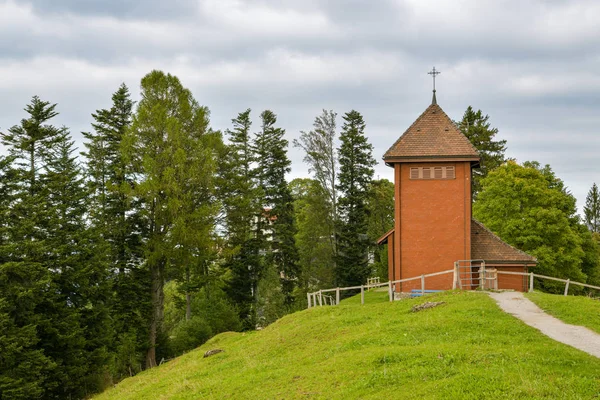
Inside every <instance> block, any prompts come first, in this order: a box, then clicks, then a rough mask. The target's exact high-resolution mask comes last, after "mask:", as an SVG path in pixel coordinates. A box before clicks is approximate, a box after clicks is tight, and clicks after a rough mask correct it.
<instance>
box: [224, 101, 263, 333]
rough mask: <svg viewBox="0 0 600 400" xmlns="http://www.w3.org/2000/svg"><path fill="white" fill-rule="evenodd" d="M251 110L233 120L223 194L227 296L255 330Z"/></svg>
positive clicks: (256, 205) (257, 265) (255, 202)
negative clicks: (227, 270)
mask: <svg viewBox="0 0 600 400" xmlns="http://www.w3.org/2000/svg"><path fill="white" fill-rule="evenodd" d="M250 112H251V110H250V109H248V110H246V111H244V112H241V113H239V114H238V116H237V117H236V118H234V119H232V121H231V122H232V124H233V129H232V130H227V131H226V134H227V136H228V138H229V144H228V145H227V146H226V148H225V152H224V154H223V156H222V159H221V163H220V166H219V168H220V173H219V182H220V183H219V193H220V198H221V201H222V204H223V211H224V214H225V215H224V222H225V229H226V235H227V254H226V259H227V260H226V267H227V268H228V269H229V270H230V271H231V279H230V280H229V282H228V285H227V293H228V295H229V297H230V299H231V300H232V301H233V303H234V304H235V305H236V306H237V308H238V310H239V316H240V318H241V319H242V321H243V323H244V328H245V329H254V328H255V326H256V315H255V309H256V308H255V307H254V306H253V305H255V302H254V293H256V285H257V281H256V276H257V271H258V269H259V268H260V266H261V257H260V255H259V250H260V249H259V247H258V246H257V242H256V240H254V236H253V233H252V227H253V225H254V224H255V223H256V221H255V218H257V215H259V212H260V208H259V202H258V200H257V196H258V191H257V188H256V180H255V170H254V165H253V163H254V160H255V158H256V157H255V154H254V151H253V149H252V139H251V136H250V135H251V133H250V129H251V126H252V121H251V119H250Z"/></svg>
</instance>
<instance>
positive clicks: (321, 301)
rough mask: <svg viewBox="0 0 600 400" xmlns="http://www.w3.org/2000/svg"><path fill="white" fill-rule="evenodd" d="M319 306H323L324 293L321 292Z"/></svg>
mask: <svg viewBox="0 0 600 400" xmlns="http://www.w3.org/2000/svg"><path fill="white" fill-rule="evenodd" d="M319 305H320V306H322V305H323V292H321V291H320V290H319Z"/></svg>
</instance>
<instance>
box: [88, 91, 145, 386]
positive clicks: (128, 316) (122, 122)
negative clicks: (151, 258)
mask: <svg viewBox="0 0 600 400" xmlns="http://www.w3.org/2000/svg"><path fill="white" fill-rule="evenodd" d="M133 104H134V103H133V101H132V100H131V96H130V93H129V89H128V88H127V86H126V85H125V84H122V85H121V86H120V87H119V88H118V89H117V91H116V92H115V93H113V95H112V106H111V107H110V108H107V109H100V110H96V112H95V113H93V114H92V118H93V119H94V123H92V128H93V132H84V133H83V136H84V137H85V138H86V142H85V143H84V145H85V147H86V149H87V151H86V152H83V153H82V155H83V156H84V157H85V158H86V171H85V172H86V178H87V179H86V185H87V189H88V193H89V195H88V201H89V204H88V213H89V217H90V222H91V227H92V229H93V230H95V231H96V234H97V235H99V236H100V238H101V240H102V241H103V242H104V243H105V246H107V247H106V253H107V260H106V262H107V263H108V265H109V269H110V272H111V279H112V290H113V291H114V301H111V319H112V321H113V327H114V331H115V332H114V335H115V337H114V340H113V341H112V344H113V345H112V346H110V347H111V351H113V352H115V353H117V356H116V357H115V360H114V365H113V373H114V374H115V375H116V376H115V377H116V378H117V379H120V378H121V377H123V376H128V375H131V374H132V373H133V372H134V371H135V372H138V371H139V367H138V365H139V364H140V362H139V361H138V360H139V359H140V358H141V354H142V352H143V351H144V349H145V347H146V336H147V332H146V329H145V328H144V325H145V320H144V319H143V318H142V316H143V315H144V314H146V313H147V312H146V310H147V309H148V306H149V304H148V301H146V296H145V294H146V293H147V292H149V290H150V289H149V287H148V280H147V279H145V278H144V276H143V271H142V269H141V260H142V259H143V254H142V249H141V243H140V242H141V237H140V231H141V229H142V226H141V223H140V221H139V212H138V206H139V204H137V203H138V201H137V199H131V198H129V197H128V196H127V193H128V192H129V191H130V190H131V188H132V187H133V185H134V184H135V176H134V174H133V171H131V169H130V168H129V166H128V165H127V164H126V163H125V159H124V157H123V154H122V152H121V147H122V142H123V138H124V136H125V133H126V131H127V129H129V128H130V126H131V121H132V115H133ZM130 342H131V343H133V348H132V349H131V350H132V351H131V352H129V354H127V355H125V356H124V357H121V356H120V355H119V354H120V353H122V352H120V351H119V350H118V349H123V348H124V346H125V347H127V345H126V343H130Z"/></svg>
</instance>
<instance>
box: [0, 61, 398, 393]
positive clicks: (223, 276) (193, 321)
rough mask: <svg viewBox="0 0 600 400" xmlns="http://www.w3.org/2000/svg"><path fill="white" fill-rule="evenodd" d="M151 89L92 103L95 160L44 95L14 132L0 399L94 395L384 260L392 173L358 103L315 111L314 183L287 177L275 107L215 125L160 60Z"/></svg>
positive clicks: (1, 197) (2, 171) (0, 172)
mask: <svg viewBox="0 0 600 400" xmlns="http://www.w3.org/2000/svg"><path fill="white" fill-rule="evenodd" d="M140 98H141V99H140V101H139V102H138V103H137V104H134V102H133V101H132V99H131V96H130V92H129V89H128V88H127V87H126V86H125V85H122V86H121V87H119V88H118V90H117V91H116V92H115V93H114V95H113V96H112V105H111V106H110V107H109V108H106V109H100V110H97V111H96V112H94V113H93V114H92V116H93V121H94V122H93V124H92V126H91V129H90V131H89V132H84V133H83V136H84V140H85V143H84V146H85V147H84V149H83V150H84V151H83V152H82V153H81V155H82V157H79V156H78V154H77V151H78V150H77V149H76V148H75V146H74V142H73V140H72V137H71V134H70V132H69V130H68V128H67V127H57V126H55V125H53V119H54V118H55V117H56V116H57V115H58V106H57V105H56V104H52V103H50V102H47V101H44V100H42V99H39V98H38V97H34V98H33V99H32V101H31V103H30V104H28V105H27V106H26V107H25V112H26V116H25V118H24V119H22V120H21V122H20V123H18V124H16V125H15V126H13V127H12V128H10V129H8V130H7V131H6V132H2V133H1V140H2V144H3V146H4V149H5V151H6V152H5V155H4V156H2V157H1V158H0V192H1V193H0V219H1V220H0V399H2V400H4V399H32V398H44V399H53V398H54V399H65V398H71V399H77V398H84V397H87V396H89V395H90V394H92V393H94V392H98V391H100V390H102V389H103V388H104V387H106V386H108V385H111V384H114V383H116V382H117V381H119V380H120V379H123V378H124V377H127V376H131V375H134V374H136V373H138V372H139V371H141V370H143V369H147V368H151V367H154V366H156V365H157V364H158V363H160V362H161V360H168V359H170V358H172V357H175V356H177V355H179V354H181V353H183V352H185V351H187V350H190V349H193V348H194V347H196V346H198V345H199V344H201V343H203V342H204V341H206V340H207V339H208V338H210V337H211V336H213V335H215V334H217V333H219V332H223V331H228V330H234V331H239V330H251V329H257V328H260V327H264V326H266V325H268V324H269V323H271V322H273V321H274V320H276V319H277V318H279V317H281V316H282V315H284V314H286V313H289V312H292V311H294V310H297V309H299V308H304V307H305V301H306V300H305V299H306V292H307V291H309V290H315V289H316V288H320V287H325V286H332V285H337V284H340V285H347V284H358V283H362V282H364V280H365V279H366V278H367V277H368V276H369V275H372V274H385V271H386V265H385V256H383V257H382V256H381V254H379V253H380V250H379V249H377V248H375V246H374V241H375V239H376V238H377V237H378V236H379V235H380V234H381V233H382V232H385V230H387V229H389V228H391V226H392V225H393V185H392V184H391V183H390V182H388V181H386V180H373V166H374V164H375V161H374V158H373V156H372V146H371V145H370V144H369V143H368V141H367V139H366V136H365V127H366V125H365V122H364V120H363V117H362V116H361V114H360V113H359V112H357V111H350V112H348V113H346V114H344V116H343V118H342V121H343V124H342V126H341V129H338V128H337V126H336V123H337V116H336V114H335V113H333V112H332V111H324V112H323V114H322V115H321V116H319V117H317V118H316V120H315V124H314V127H313V129H312V130H310V131H308V132H305V133H303V134H302V137H301V139H300V141H298V142H297V143H296V145H297V146H299V147H304V148H305V150H306V161H307V162H308V163H309V165H310V166H311V170H312V171H313V175H314V178H315V179H296V180H294V181H293V182H287V181H286V175H287V174H288V173H289V172H290V160H289V158H288V156H287V152H288V148H289V143H288V141H287V139H286V132H285V130H284V129H283V128H282V127H280V126H279V125H278V123H277V116H276V115H275V113H273V112H272V111H270V110H265V111H263V112H262V113H260V115H258V116H257V117H256V123H255V124H253V120H252V114H251V111H250V110H246V111H243V112H241V113H239V114H238V115H237V116H236V117H235V118H234V119H233V120H232V123H231V126H230V128H229V129H227V130H225V131H224V132H220V131H216V130H213V129H212V128H211V127H210V120H209V110H208V109H207V108H206V107H204V106H201V105H200V104H199V103H198V102H197V100H196V99H194V97H193V95H192V93H191V92H190V91H189V90H188V89H186V88H185V87H183V85H182V84H181V82H180V81H179V80H178V79H177V77H175V76H172V75H170V74H165V73H163V72H160V71H152V72H151V73H149V74H148V75H146V76H145V77H144V78H143V79H142V81H141V96H140ZM107 100H108V99H107ZM321 146H325V148H322V147H321ZM323 149H325V151H322V150H323ZM325 163H326V165H325ZM380 260H383V262H381V261H380ZM374 261H375V262H374ZM377 269H379V270H377Z"/></svg>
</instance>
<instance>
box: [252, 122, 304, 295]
mask: <svg viewBox="0 0 600 400" xmlns="http://www.w3.org/2000/svg"><path fill="white" fill-rule="evenodd" d="M260 118H261V121H262V130H261V133H260V134H258V135H257V136H256V140H255V142H256V144H255V146H256V148H257V151H256V156H257V164H258V165H257V168H256V175H257V177H258V181H259V185H260V188H261V189H262V193H263V195H264V198H263V200H262V205H263V207H265V208H267V209H269V208H270V211H269V212H268V213H264V214H263V213H261V214H259V215H258V221H259V223H258V224H257V225H258V226H257V228H258V229H262V228H261V226H260V225H261V224H265V225H266V226H268V227H270V229H271V231H272V234H271V236H272V237H271V238H270V239H271V240H268V241H267V242H266V243H265V248H266V250H267V253H268V257H267V260H266V261H267V264H268V265H270V264H272V265H273V267H274V269H273V271H270V274H271V275H273V273H275V274H276V275H279V276H280V277H281V278H280V280H281V282H280V284H281V292H282V293H283V295H284V297H285V304H286V305H287V306H291V305H292V304H293V302H294V300H295V299H294V297H293V295H292V293H293V291H294V287H295V286H296V281H297V279H298V276H299V268H298V250H297V248H296V240H295V234H296V222H295V215H294V202H293V198H292V193H291V191H290V188H289V186H288V184H287V182H286V180H285V174H286V173H289V172H290V165H291V162H290V160H289V159H288V157H287V147H288V141H287V140H286V139H284V135H285V130H284V129H282V128H277V127H275V124H276V123H277V117H276V115H275V114H274V113H273V112H272V111H270V110H265V111H263V113H262V114H261V115H260ZM265 214H266V215H265ZM264 217H266V218H264ZM267 229H268V228H267ZM257 236H258V235H257ZM269 244H270V249H269V248H268V245H269ZM267 268H270V266H268V267H267ZM259 292H260V290H259ZM271 303H273V301H272V300H271Z"/></svg>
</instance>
